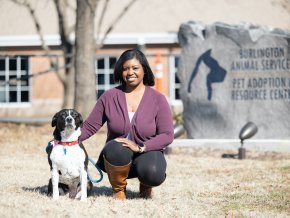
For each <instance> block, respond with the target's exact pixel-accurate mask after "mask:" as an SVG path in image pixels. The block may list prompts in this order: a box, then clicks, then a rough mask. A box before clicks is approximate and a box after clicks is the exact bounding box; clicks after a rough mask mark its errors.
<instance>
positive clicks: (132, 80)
mask: <svg viewBox="0 0 290 218" xmlns="http://www.w3.org/2000/svg"><path fill="white" fill-rule="evenodd" d="M122 78H123V81H124V82H125V84H126V86H127V87H137V86H140V85H143V78H144V70H143V67H142V65H141V64H140V62H139V60H137V59H136V58H133V59H130V60H127V61H126V62H124V64H123V73H122Z"/></svg>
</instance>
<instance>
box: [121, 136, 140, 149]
mask: <svg viewBox="0 0 290 218" xmlns="http://www.w3.org/2000/svg"><path fill="white" fill-rule="evenodd" d="M115 141H117V142H120V143H122V144H123V146H124V147H127V148H129V149H131V150H132V151H133V152H139V146H138V145H137V144H136V143H135V142H133V141H131V140H129V139H127V138H116V139H115Z"/></svg>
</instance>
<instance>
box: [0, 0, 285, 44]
mask: <svg viewBox="0 0 290 218" xmlns="http://www.w3.org/2000/svg"><path fill="white" fill-rule="evenodd" d="M30 1H32V2H33V6H34V7H35V8H36V15H37V16H38V18H39V20H40V23H41V26H42V30H43V33H44V35H46V39H47V42H48V44H49V43H51V44H55V45H57V44H59V37H58V27H57V17H56V11H55V7H54V4H53V1H52V0H46V1H44V0H42V1H39V0H30ZM100 1H101V4H100V5H99V6H100V7H98V9H97V11H96V22H95V23H96V25H97V23H98V22H97V21H98V18H99V15H100V11H101V6H102V4H103V2H104V0H100ZM129 1H130V0H111V1H110V3H109V7H108V8H109V9H108V11H107V13H106V16H105V19H104V24H103V25H102V28H101V30H102V31H101V32H104V31H105V30H106V28H107V27H108V26H109V25H111V24H112V22H113V21H114V20H115V19H116V17H117V16H118V15H119V14H120V13H121V11H122V9H123V8H124V6H125V5H126V4H128V2H129ZM272 2H273V1H272V0H255V1H253V0H207V1H201V0H178V1H176V0H166V1H164V0H146V1H144V0H137V1H136V3H134V5H133V6H132V7H131V8H130V9H129V10H128V11H127V13H126V14H125V15H124V16H123V17H122V18H121V19H120V20H119V21H118V22H117V23H116V24H115V26H114V29H113V31H112V32H111V34H110V35H109V37H108V40H107V41H106V44H114V43H128V42H130V43H133V42H137V43H140V42H141V43H149V42H150V40H151V43H158V42H159V43H160V42H170V43H171V42H176V41H177V37H176V33H177V32H178V29H179V26H180V25H181V24H182V23H185V22H187V21H190V20H195V21H202V22H204V23H206V24H211V23H214V22H224V23H228V24H236V23H240V22H249V23H253V24H257V25H265V26H270V27H275V28H282V29H287V28H290V14H289V12H287V11H286V10H284V9H283V8H282V7H281V6H279V5H278V4H276V5H274V4H273V3H272ZM0 3H1V4H0V26H1V28H0V46H4V45H6V46H9V45H10V46H13V45H39V43H40V42H39V39H38V37H37V34H36V31H35V27H34V24H33V21H32V19H31V17H30V14H29V13H28V11H27V10H26V9H25V8H24V7H21V6H19V5H16V4H14V3H12V2H11V1H10V0H0ZM68 14H69V17H70V19H69V20H70V23H71V25H72V24H73V22H74V20H75V15H74V13H73V11H72V10H71V11H69V13H68Z"/></svg>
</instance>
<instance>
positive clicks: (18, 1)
mask: <svg viewBox="0 0 290 218" xmlns="http://www.w3.org/2000/svg"><path fill="white" fill-rule="evenodd" d="M11 1H12V2H14V3H15V4H18V5H20V6H23V7H25V8H26V9H27V10H28V11H29V13H30V15H31V17H32V20H33V22H34V25H35V28H36V32H37V34H38V36H39V38H40V42H41V47H42V48H43V50H44V53H45V54H46V55H47V57H48V59H49V62H50V66H51V68H53V69H55V72H57V75H58V76H59V71H58V67H57V63H56V61H54V60H53V57H52V55H51V50H50V49H49V47H48V46H47V45H46V44H45V40H44V36H43V34H42V29H41V25H40V22H39V20H38V18H37V16H36V14H35V10H34V8H33V7H32V5H31V4H30V2H29V1H27V0H23V1H21V0H11ZM59 78H60V79H61V80H62V79H63V78H62V77H60V76H59Z"/></svg>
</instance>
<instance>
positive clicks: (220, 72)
mask: <svg viewBox="0 0 290 218" xmlns="http://www.w3.org/2000/svg"><path fill="white" fill-rule="evenodd" d="M211 51H212V49H208V50H207V51H206V52H204V53H202V54H201V55H200V56H199V57H198V59H197V61H196V64H195V67H194V69H193V71H192V73H191V76H190V79H189V83H188V87H187V92H188V93H191V90H192V88H191V86H192V81H193V80H194V78H195V77H196V75H197V73H198V69H199V66H200V64H201V63H204V64H205V65H206V66H207V67H208V68H209V73H208V74H207V76H206V87H207V99H208V100H209V101H210V100H211V98H212V83H222V82H223V81H224V79H225V77H226V74H227V71H226V70H225V69H224V68H223V67H221V66H220V64H219V63H218V61H217V60H216V59H215V58H213V57H212V55H211Z"/></svg>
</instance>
